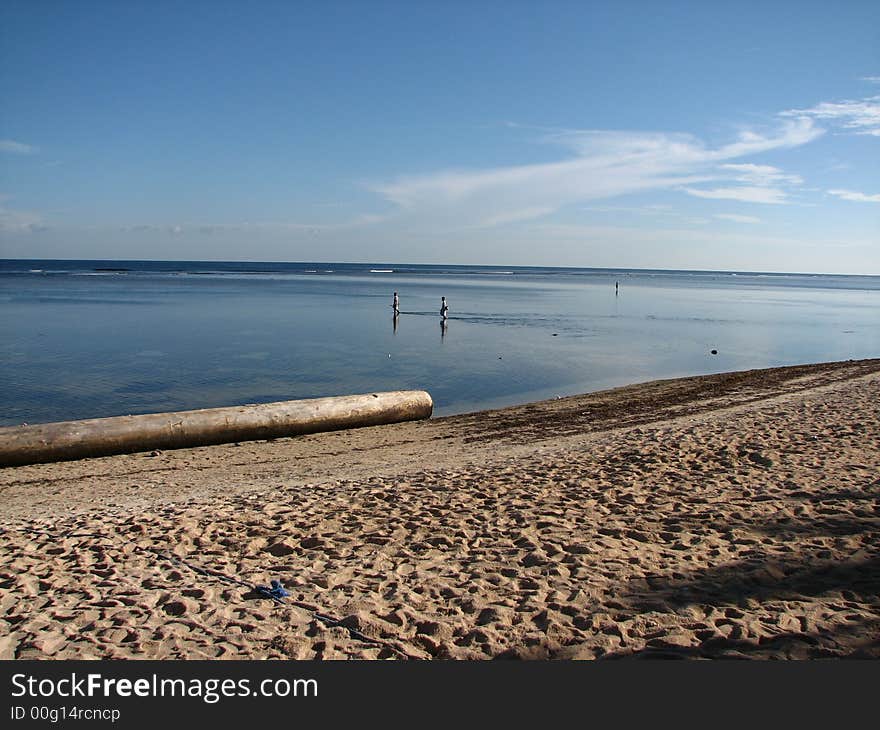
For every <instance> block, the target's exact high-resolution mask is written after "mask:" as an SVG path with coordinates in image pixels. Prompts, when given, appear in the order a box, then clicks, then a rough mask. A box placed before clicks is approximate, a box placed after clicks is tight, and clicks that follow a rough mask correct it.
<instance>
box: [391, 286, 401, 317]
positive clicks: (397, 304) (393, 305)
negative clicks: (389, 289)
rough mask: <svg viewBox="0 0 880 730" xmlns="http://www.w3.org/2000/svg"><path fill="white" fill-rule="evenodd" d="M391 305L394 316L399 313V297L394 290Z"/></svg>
mask: <svg viewBox="0 0 880 730" xmlns="http://www.w3.org/2000/svg"><path fill="white" fill-rule="evenodd" d="M391 306H392V307H394V316H395V317H396V316H397V315H398V314H400V299H399V298H398V296H397V292H394V301H392V302H391Z"/></svg>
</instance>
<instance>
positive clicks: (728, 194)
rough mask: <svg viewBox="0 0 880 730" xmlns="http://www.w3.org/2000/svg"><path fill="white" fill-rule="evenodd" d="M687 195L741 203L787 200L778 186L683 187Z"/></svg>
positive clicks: (773, 203) (779, 202) (775, 203)
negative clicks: (697, 188) (702, 188)
mask: <svg viewBox="0 0 880 730" xmlns="http://www.w3.org/2000/svg"><path fill="white" fill-rule="evenodd" d="M684 191H685V192H686V193H687V194H688V195H693V196H695V197H697V198H709V199H710V200H739V201H740V202H742V203H763V204H767V205H780V204H782V203H785V202H787V193H786V192H785V191H784V190H780V189H779V188H761V187H747V186H743V187H738V188H715V189H713V190H696V189H694V188H684Z"/></svg>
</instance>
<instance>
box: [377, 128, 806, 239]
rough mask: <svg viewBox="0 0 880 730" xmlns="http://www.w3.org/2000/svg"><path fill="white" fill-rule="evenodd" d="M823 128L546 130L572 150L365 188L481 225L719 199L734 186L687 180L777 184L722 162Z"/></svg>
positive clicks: (768, 174)
mask: <svg viewBox="0 0 880 730" xmlns="http://www.w3.org/2000/svg"><path fill="white" fill-rule="evenodd" d="M822 133H823V130H821V129H819V128H817V127H816V126H815V125H814V124H813V122H812V120H810V119H808V118H798V119H790V120H785V121H784V122H783V123H782V124H781V125H780V126H779V127H778V128H777V129H776V130H774V132H773V133H770V134H759V133H757V132H753V131H746V132H742V133H741V134H740V135H739V136H738V137H737V139H735V140H734V141H733V142H731V143H729V144H726V145H723V146H720V147H715V148H712V147H709V146H707V145H706V144H705V143H704V142H703V141H701V140H700V139H698V138H696V137H694V136H692V135H685V134H667V133H644V132H620V131H602V130H598V131H597V130H582V131H578V130H563V131H553V132H551V133H549V134H547V135H545V137H544V138H543V141H545V142H550V143H553V144H556V145H559V146H562V147H564V148H565V149H567V150H568V151H569V154H570V155H571V156H569V157H568V158H567V159H563V160H561V161H558V162H548V163H540V164H531V165H518V166H509V167H499V168H493V169H487V170H453V171H443V172H436V173H432V174H427V175H420V176H405V177H399V178H397V179H394V180H391V181H389V182H379V183H373V184H369V185H368V186H367V187H369V188H370V189H371V190H373V191H374V192H376V193H379V194H380V195H382V196H383V197H384V198H385V199H386V200H387V201H389V202H391V203H393V204H394V205H396V206H397V207H398V209H399V212H400V214H401V215H402V216H404V217H417V218H418V219H419V220H420V221H421V222H423V223H426V222H430V223H431V224H433V225H441V226H446V227H455V228H463V227H483V226H491V225H498V224H499V223H504V222H508V221H512V220H526V219H528V218H537V217H539V216H544V215H547V214H548V213H551V212H553V211H556V210H558V209H560V208H562V207H564V206H566V205H570V204H574V203H583V202H587V201H592V200H599V199H603V198H611V197H614V196H618V195H625V194H629V193H636V192H641V191H648V190H660V189H682V188H683V187H685V186H687V188H686V189H688V192H691V191H694V192H691V194H694V195H701V197H720V195H719V190H720V191H722V192H725V191H734V190H735V189H734V188H729V189H724V188H722V189H719V190H715V191H713V190H708V191H698V190H695V189H693V188H690V187H689V186H693V185H697V184H700V183H706V182H713V181H715V182H717V181H718V180H731V179H732V180H734V181H737V180H739V179H746V178H754V177H756V176H762V177H763V179H764V180H769V179H771V178H773V179H774V180H775V181H776V182H783V181H784V179H785V178H792V179H793V176H785V175H784V174H783V173H781V171H779V170H777V169H776V168H771V167H768V166H759V165H755V166H743V167H741V168H740V169H727V170H725V169H723V167H724V165H723V164H722V163H727V162H728V161H730V160H735V159H737V158H740V157H745V156H747V155H750V154H757V153H760V152H767V151H769V150H774V149H784V148H791V147H797V146H799V145H802V144H806V143H807V142H810V141H811V140H814V139H816V138H817V137H818V136H820V135H821V134H822ZM774 176H775V177H774ZM789 181H790V180H789ZM755 191H760V192H755ZM735 195H737V196H738V197H734V196H735ZM725 197H732V198H733V199H738V200H754V201H756V202H765V203H766V202H782V200H783V199H784V193H783V192H782V191H781V190H775V191H774V189H772V188H769V187H768V188H763V187H760V186H751V187H749V186H745V187H744V188H742V189H740V191H739V192H738V193H736V192H732V193H731V194H730V195H726V196H725Z"/></svg>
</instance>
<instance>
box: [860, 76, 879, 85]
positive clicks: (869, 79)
mask: <svg viewBox="0 0 880 730" xmlns="http://www.w3.org/2000/svg"><path fill="white" fill-rule="evenodd" d="M861 80H862V81H867V82H868V83H871V84H880V76H862V78H861Z"/></svg>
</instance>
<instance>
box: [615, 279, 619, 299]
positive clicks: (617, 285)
mask: <svg viewBox="0 0 880 730" xmlns="http://www.w3.org/2000/svg"><path fill="white" fill-rule="evenodd" d="M619 289H620V282H619V281H615V282H614V296H617V295H618V294H619V293H620V291H619Z"/></svg>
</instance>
